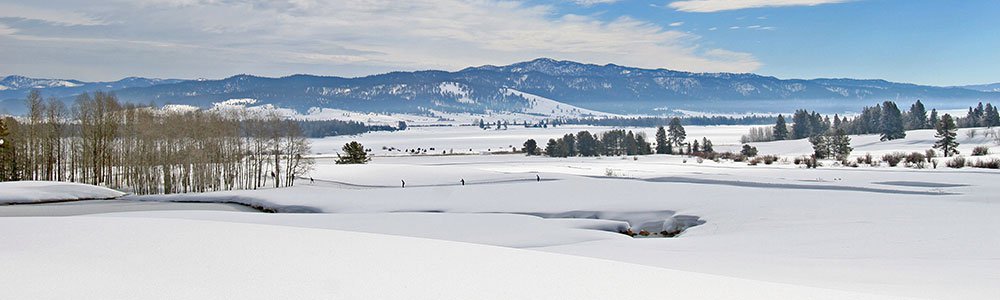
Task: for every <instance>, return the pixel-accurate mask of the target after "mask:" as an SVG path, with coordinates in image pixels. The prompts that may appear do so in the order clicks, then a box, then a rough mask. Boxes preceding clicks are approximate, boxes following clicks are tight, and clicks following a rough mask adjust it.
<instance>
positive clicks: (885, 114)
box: [879, 101, 906, 141]
mask: <svg viewBox="0 0 1000 300" xmlns="http://www.w3.org/2000/svg"><path fill="white" fill-rule="evenodd" d="M879 121H880V123H881V124H880V125H881V135H882V136H881V138H880V139H881V140H882V141H891V140H895V139H901V138H905V137H906V131H904V129H903V114H902V112H900V111H899V108H898V107H896V103H895V102H892V101H885V102H883V103H882V117H881V118H880V119H879Z"/></svg>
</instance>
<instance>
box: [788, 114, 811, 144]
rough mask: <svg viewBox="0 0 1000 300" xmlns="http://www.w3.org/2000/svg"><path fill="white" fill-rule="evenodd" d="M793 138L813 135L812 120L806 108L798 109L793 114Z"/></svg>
mask: <svg viewBox="0 0 1000 300" xmlns="http://www.w3.org/2000/svg"><path fill="white" fill-rule="evenodd" d="M792 123H794V124H792V139H793V140H797V139H802V138H807V137H810V136H812V132H813V128H812V120H811V118H810V115H809V112H807V111H805V110H801V109H800V110H797V111H795V114H794V115H792Z"/></svg>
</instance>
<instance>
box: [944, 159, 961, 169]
mask: <svg viewBox="0 0 1000 300" xmlns="http://www.w3.org/2000/svg"><path fill="white" fill-rule="evenodd" d="M945 165H946V166H948V167H949V168H956V169H958V168H962V167H965V157H962V156H956V157H955V158H952V159H951V160H949V161H948V162H947V163H945Z"/></svg>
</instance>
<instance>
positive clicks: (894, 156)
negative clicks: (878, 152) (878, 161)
mask: <svg viewBox="0 0 1000 300" xmlns="http://www.w3.org/2000/svg"><path fill="white" fill-rule="evenodd" d="M905 157H906V154H905V153H902V152H896V153H886V154H885V155H882V161H884V162H885V163H887V164H889V166H890V167H895V166H897V165H899V162H901V161H903V158H905Z"/></svg>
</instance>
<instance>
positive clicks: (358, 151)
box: [337, 141, 372, 164]
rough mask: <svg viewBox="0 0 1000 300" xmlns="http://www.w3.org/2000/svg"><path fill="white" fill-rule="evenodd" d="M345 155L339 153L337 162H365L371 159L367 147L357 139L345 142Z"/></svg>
mask: <svg viewBox="0 0 1000 300" xmlns="http://www.w3.org/2000/svg"><path fill="white" fill-rule="evenodd" d="M343 150H344V155H340V153H337V164H363V163H366V162H369V161H371V160H372V159H371V158H370V157H368V153H367V151H365V147H364V146H362V145H361V143H358V142H357V141H351V142H350V143H347V144H344V148H343Z"/></svg>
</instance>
